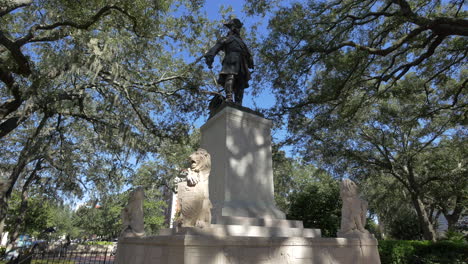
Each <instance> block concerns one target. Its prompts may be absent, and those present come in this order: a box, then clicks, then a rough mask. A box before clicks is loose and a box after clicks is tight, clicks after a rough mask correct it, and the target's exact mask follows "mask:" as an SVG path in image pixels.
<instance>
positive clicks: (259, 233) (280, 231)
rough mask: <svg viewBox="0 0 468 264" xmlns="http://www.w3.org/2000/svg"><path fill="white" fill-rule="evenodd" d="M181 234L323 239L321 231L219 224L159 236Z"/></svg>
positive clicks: (161, 233)
mask: <svg viewBox="0 0 468 264" xmlns="http://www.w3.org/2000/svg"><path fill="white" fill-rule="evenodd" d="M179 234H185V235H205V236H208V235H210V236H220V237H229V236H236V237H309V238H310V237H321V231H320V229H310V228H284V227H269V226H268V227H267V226H247V225H218V224H212V225H211V226H210V227H205V228H190V227H188V228H165V229H162V230H161V231H160V232H159V235H163V236H170V235H179Z"/></svg>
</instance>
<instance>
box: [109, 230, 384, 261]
mask: <svg viewBox="0 0 468 264" xmlns="http://www.w3.org/2000/svg"><path fill="white" fill-rule="evenodd" d="M116 263H118V264H150V263H151V264H155V263H164V264H286V263H289V264H306V263H307V264H310V263H314V264H380V259H379V254H378V251H377V240H375V239H353V238H299V237H291V238H278V237H276V238H267V237H235V236H230V237H225V236H206V235H187V234H185V235H170V236H155V237H146V238H122V239H120V240H119V244H118V250H117V257H116Z"/></svg>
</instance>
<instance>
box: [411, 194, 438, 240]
mask: <svg viewBox="0 0 468 264" xmlns="http://www.w3.org/2000/svg"><path fill="white" fill-rule="evenodd" d="M411 201H412V202H413V205H414V208H415V209H416V213H417V214H418V220H419V225H420V226H421V228H422V231H423V238H424V239H425V240H430V241H434V242H435V241H436V233H435V231H434V226H433V225H432V223H431V221H430V220H429V216H428V215H427V212H426V206H425V205H424V203H423V202H422V201H421V199H420V197H419V196H418V195H417V194H411Z"/></svg>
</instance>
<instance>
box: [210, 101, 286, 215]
mask: <svg viewBox="0 0 468 264" xmlns="http://www.w3.org/2000/svg"><path fill="white" fill-rule="evenodd" d="M271 126H272V122H271V121H270V120H267V119H265V118H263V117H261V116H258V115H256V114H253V113H247V112H245V111H241V110H239V109H235V108H232V107H230V106H226V107H224V108H223V109H222V110H221V111H220V112H218V113H217V114H216V115H215V116H213V117H212V118H211V119H209V120H208V121H207V122H206V124H205V125H203V126H202V127H201V134H202V138H201V147H203V148H204V149H206V150H207V151H208V152H209V153H210V154H211V161H212V167H211V176H210V200H211V202H212V204H213V210H212V213H213V221H214V223H217V222H216V221H217V219H220V217H222V216H234V217H250V218H276V219H285V215H284V213H283V212H281V211H280V210H279V209H278V208H277V207H276V206H275V202H274V198H273V168H272V159H271V136H270V129H271Z"/></svg>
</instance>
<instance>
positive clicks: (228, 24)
mask: <svg viewBox="0 0 468 264" xmlns="http://www.w3.org/2000/svg"><path fill="white" fill-rule="evenodd" d="M224 25H225V26H226V27H228V28H231V27H235V28H238V29H240V28H242V26H243V25H244V24H242V22H241V21H240V20H239V19H237V18H233V19H231V20H229V21H228V22H226V23H224Z"/></svg>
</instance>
